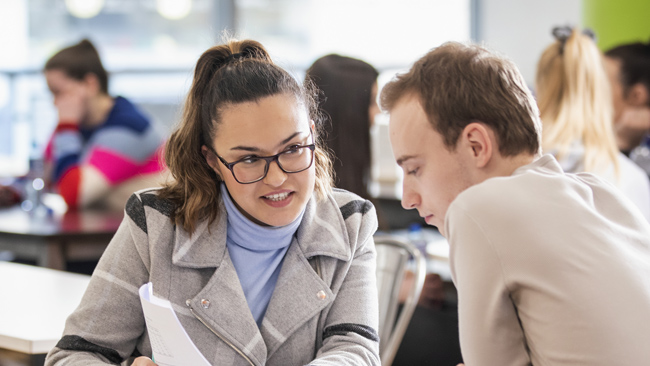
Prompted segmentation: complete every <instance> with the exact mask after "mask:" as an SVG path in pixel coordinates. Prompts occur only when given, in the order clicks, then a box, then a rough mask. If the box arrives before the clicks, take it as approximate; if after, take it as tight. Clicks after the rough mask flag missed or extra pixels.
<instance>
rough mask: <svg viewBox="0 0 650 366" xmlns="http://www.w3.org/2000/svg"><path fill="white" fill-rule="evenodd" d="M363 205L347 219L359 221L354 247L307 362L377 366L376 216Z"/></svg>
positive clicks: (378, 362)
mask: <svg viewBox="0 0 650 366" xmlns="http://www.w3.org/2000/svg"><path fill="white" fill-rule="evenodd" d="M365 205H367V210H366V209H364V210H362V212H365V213H364V214H362V215H358V216H356V217H355V216H353V217H351V218H348V220H356V219H358V218H360V220H361V225H360V226H359V230H358V232H355V233H351V234H353V235H351V236H353V237H352V238H351V239H352V241H353V242H356V248H353V258H352V261H351V263H350V264H349V270H348V272H347V274H346V276H345V279H344V280H343V283H342V284H341V287H340V289H339V291H338V293H337V294H336V300H335V301H334V303H333V304H332V307H331V309H330V311H329V314H328V317H327V320H326V322H325V328H324V330H323V345H322V347H321V348H320V349H319V350H318V352H317V357H316V359H315V360H314V361H312V362H311V363H310V364H309V365H312V366H317V365H323V366H325V365H380V361H379V335H378V333H377V326H378V323H379V320H378V312H379V310H378V303H377V284H376V270H375V269H376V263H375V260H376V254H377V253H376V251H375V244H374V240H373V237H372V235H373V234H374V232H375V230H376V229H377V216H376V213H375V210H374V208H373V207H372V204H371V203H370V202H369V201H365ZM354 235H356V237H354Z"/></svg>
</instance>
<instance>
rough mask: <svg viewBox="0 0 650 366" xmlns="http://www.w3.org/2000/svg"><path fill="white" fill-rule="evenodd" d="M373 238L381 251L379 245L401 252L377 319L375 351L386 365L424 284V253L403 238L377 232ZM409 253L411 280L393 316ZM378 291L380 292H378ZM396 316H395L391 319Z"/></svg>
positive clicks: (393, 355) (402, 333)
mask: <svg viewBox="0 0 650 366" xmlns="http://www.w3.org/2000/svg"><path fill="white" fill-rule="evenodd" d="M374 241H375V247H376V248H377V250H378V252H380V251H381V249H380V248H381V246H388V247H390V248H391V249H392V248H396V249H398V253H400V252H401V256H400V257H399V258H397V260H398V265H397V268H396V272H397V273H395V276H394V277H393V279H394V281H393V286H392V288H391V289H390V292H391V293H390V297H389V302H388V304H387V305H388V306H387V308H386V309H385V312H384V314H380V316H381V320H382V321H383V324H382V323H381V321H380V329H379V334H380V343H379V352H380V358H381V364H382V366H389V365H391V364H392V362H393V359H394V358H395V355H396V353H397V349H398V348H399V345H400V343H401V341H402V338H403V337H404V333H405V332H406V328H407V327H408V324H409V322H410V321H411V317H412V316H413V312H414V311H415V308H416V306H417V303H418V299H419V298H420V293H421V292H422V286H423V285H424V278H425V276H426V261H425V259H424V255H423V254H422V253H421V252H420V251H419V250H418V249H417V248H416V247H415V246H414V245H413V244H411V243H408V242H405V241H403V240H401V239H400V238H397V237H395V236H390V235H377V236H375V237H374ZM409 257H412V258H413V261H414V262H415V268H414V278H413V284H412V286H411V287H410V288H409V290H408V295H407V297H406V300H405V301H404V305H403V307H402V311H401V312H400V313H399V316H397V309H398V307H399V298H398V296H399V291H400V287H401V285H402V282H403V277H404V272H405V270H406V264H407V262H408V259H409ZM378 259H379V255H378ZM378 265H379V263H378ZM377 270H378V275H379V271H381V268H379V267H378V268H377ZM378 277H379V276H378ZM378 285H379V283H378ZM379 295H380V296H381V295H382V294H379ZM380 311H381V309H380ZM396 316H397V320H395V317H396ZM387 327H388V328H387ZM386 337H387V339H386Z"/></svg>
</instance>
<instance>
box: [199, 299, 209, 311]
mask: <svg viewBox="0 0 650 366" xmlns="http://www.w3.org/2000/svg"><path fill="white" fill-rule="evenodd" d="M201 306H203V308H204V309H207V308H209V307H210V300H206V299H201Z"/></svg>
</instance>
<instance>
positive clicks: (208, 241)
mask: <svg viewBox="0 0 650 366" xmlns="http://www.w3.org/2000/svg"><path fill="white" fill-rule="evenodd" d="M219 209H220V210H219V215H218V217H217V219H216V220H215V221H214V222H212V223H211V224H208V221H207V220H204V221H201V222H200V223H199V224H198V226H197V228H196V230H195V232H194V234H193V235H191V236H190V235H189V234H188V233H187V232H186V231H184V230H183V229H182V228H180V227H179V228H177V229H176V242H175V245H174V252H173V253H172V262H173V263H174V265H177V266H180V267H186V268H211V267H216V270H215V271H214V274H213V275H212V277H210V280H209V281H208V283H207V284H206V285H205V287H203V288H202V289H201V290H200V291H199V292H198V293H197V294H196V295H195V296H194V297H193V298H192V299H191V300H190V301H191V306H192V309H193V310H194V312H195V313H196V315H198V316H199V317H200V318H201V320H203V321H204V322H206V323H207V325H208V326H209V327H210V328H212V329H213V330H214V331H216V332H217V333H218V334H219V336H220V337H222V339H223V340H224V341H225V342H227V343H230V344H232V345H233V346H235V347H236V348H237V349H238V350H239V351H241V352H242V353H244V354H245V355H246V356H247V357H249V358H250V359H251V360H252V361H253V362H254V363H255V364H257V365H263V364H264V363H265V362H266V359H267V357H266V354H267V351H266V346H265V344H264V340H263V339H262V335H261V333H260V331H259V329H258V327H257V323H256V322H255V320H254V319H253V315H252V314H251V312H250V309H249V307H248V303H247V302H246V297H245V296H244V291H243V290H242V288H241V284H240V282H239V277H238V276H237V272H236V270H235V267H234V266H233V264H232V261H231V259H230V255H229V254H228V250H227V248H226V230H227V227H228V225H227V223H228V221H227V216H226V215H227V213H226V210H225V208H224V206H223V203H221V204H220V207H219Z"/></svg>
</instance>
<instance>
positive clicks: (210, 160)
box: [201, 145, 221, 178]
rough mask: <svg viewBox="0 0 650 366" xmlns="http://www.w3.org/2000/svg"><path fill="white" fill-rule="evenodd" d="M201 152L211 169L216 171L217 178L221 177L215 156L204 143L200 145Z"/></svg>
mask: <svg viewBox="0 0 650 366" xmlns="http://www.w3.org/2000/svg"><path fill="white" fill-rule="evenodd" d="M201 154H203V157H204V158H205V161H206V162H207V163H208V165H209V166H210V168H212V170H214V172H215V173H217V175H218V176H219V178H221V170H220V167H219V161H218V160H219V159H218V158H217V156H216V155H215V154H214V153H213V152H212V151H211V150H210V149H208V147H207V146H205V145H203V146H201Z"/></svg>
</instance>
